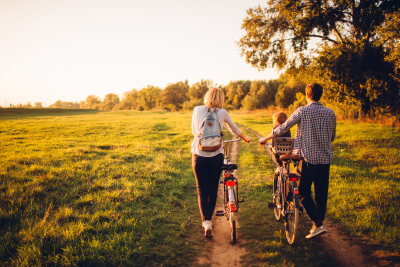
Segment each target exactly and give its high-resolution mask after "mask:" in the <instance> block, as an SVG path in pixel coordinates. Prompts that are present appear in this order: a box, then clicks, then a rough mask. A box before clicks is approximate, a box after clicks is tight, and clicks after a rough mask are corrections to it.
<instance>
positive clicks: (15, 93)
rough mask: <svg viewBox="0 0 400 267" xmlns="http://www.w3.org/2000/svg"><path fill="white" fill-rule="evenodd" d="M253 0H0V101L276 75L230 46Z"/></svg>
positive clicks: (255, 2)
mask: <svg viewBox="0 0 400 267" xmlns="http://www.w3.org/2000/svg"><path fill="white" fill-rule="evenodd" d="M265 2H266V1H258V0H202V1H192V0H146V1H143V0H140V1H139V0H68V1H65V0H35V1H31V0H26V1H23V0H0V106H3V107H4V106H5V105H7V106H9V105H10V103H11V104H19V103H22V104H25V103H27V102H31V103H32V104H34V103H35V102H42V104H43V105H46V106H48V105H50V104H53V103H54V102H56V101H57V100H61V101H68V102H70V101H71V102H75V101H78V102H80V101H82V100H85V99H86V97H87V96H88V95H96V96H99V97H100V98H101V99H103V98H104V96H105V95H106V94H108V93H114V94H118V95H119V96H120V98H122V94H123V93H124V92H127V91H130V90H132V89H133V88H135V89H137V90H140V89H142V88H144V87H146V86H147V85H153V86H157V87H160V88H161V89H163V88H164V87H165V86H166V85H167V84H169V83H175V82H179V81H185V80H186V79H187V80H188V82H189V85H192V84H194V83H196V82H198V81H200V80H201V79H209V80H212V81H213V82H214V83H215V84H218V85H227V84H228V83H229V82H230V81H235V80H261V79H266V80H269V79H275V78H277V77H278V73H277V71H276V70H274V69H266V70H264V71H259V70H257V69H256V68H254V67H252V66H251V65H250V64H247V63H246V61H245V58H244V57H241V56H240V51H239V48H238V46H237V45H236V43H235V42H236V41H238V40H239V39H240V38H241V37H242V36H243V35H244V34H245V32H244V31H243V30H242V29H241V24H242V21H243V19H244V18H245V17H246V10H247V9H248V8H250V7H254V6H257V5H258V4H261V5H265Z"/></svg>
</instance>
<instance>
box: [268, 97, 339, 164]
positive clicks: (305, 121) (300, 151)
mask: <svg viewBox="0 0 400 267" xmlns="http://www.w3.org/2000/svg"><path fill="white" fill-rule="evenodd" d="M296 124H298V125H297V130H296V137H295V138H296V139H295V141H294V147H293V155H299V156H301V157H303V158H304V159H305V160H306V161H307V162H309V163H311V164H330V163H331V161H332V159H333V153H332V145H331V142H333V140H335V136H336V116H335V113H334V112H333V110H331V109H330V108H327V107H324V106H323V105H322V104H321V103H319V102H312V103H310V104H308V105H307V106H304V107H300V108H298V109H296V110H295V111H294V112H293V114H292V116H290V117H289V118H288V119H287V120H286V122H285V123H283V124H281V125H280V126H278V127H277V128H275V129H273V130H272V133H273V135H274V138H276V137H278V136H280V135H281V134H282V133H284V132H286V131H287V130H289V129H290V128H292V127H293V126H294V125H296Z"/></svg>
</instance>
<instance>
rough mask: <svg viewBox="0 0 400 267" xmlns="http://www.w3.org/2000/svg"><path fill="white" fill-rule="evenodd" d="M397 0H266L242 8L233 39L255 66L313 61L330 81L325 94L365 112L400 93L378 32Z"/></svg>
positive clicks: (299, 64) (305, 64)
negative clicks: (243, 15) (263, 4)
mask: <svg viewBox="0 0 400 267" xmlns="http://www.w3.org/2000/svg"><path fill="white" fill-rule="evenodd" d="M399 6H400V1H395V0H363V1H356V0H325V1H322V0H270V1H269V2H268V6H266V7H261V6H258V7H254V8H250V9H249V10H247V17H246V18H245V19H244V21H243V24H242V28H243V29H244V30H245V31H246V35H245V36H244V37H243V38H241V39H240V41H239V42H238V45H239V47H240V48H241V51H242V55H244V56H246V61H247V62H248V63H250V64H252V65H253V66H254V67H257V68H259V69H264V68H266V67H276V68H278V69H285V68H298V67H303V68H304V67H310V66H313V67H314V68H315V69H316V70H319V72H316V74H318V75H319V76H320V77H322V78H324V79H325V81H330V82H329V86H326V87H325V88H326V89H327V91H330V92H328V94H327V96H329V97H330V100H332V101H337V102H340V101H347V102H348V103H349V104H355V105H357V106H359V108H360V115H361V116H362V117H364V116H365V115H367V114H368V113H369V112H370V110H371V108H385V107H387V106H388V105H391V104H393V103H394V102H393V101H394V100H395V99H396V98H397V99H398V98H399V97H400V96H399V93H398V92H399V87H398V84H395V83H394V82H393V75H392V73H393V71H394V68H393V64H391V63H390V62H388V61H387V60H385V58H386V57H387V51H386V50H385V49H384V48H383V47H382V44H381V42H379V39H380V38H379V37H380V36H379V34H378V32H377V29H378V27H379V26H381V25H383V24H384V23H385V16H388V15H390V14H392V13H394V12H396V11H397V10H398V9H399ZM310 47H311V48H312V49H310Z"/></svg>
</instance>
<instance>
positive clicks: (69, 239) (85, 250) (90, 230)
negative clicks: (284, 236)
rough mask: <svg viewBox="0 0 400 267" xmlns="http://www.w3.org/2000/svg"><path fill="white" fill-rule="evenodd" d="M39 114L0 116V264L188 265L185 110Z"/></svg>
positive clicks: (190, 196) (190, 206) (191, 193)
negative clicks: (182, 111)
mask: <svg viewBox="0 0 400 267" xmlns="http://www.w3.org/2000/svg"><path fill="white" fill-rule="evenodd" d="M47 115H48V116H46V117H43V116H29V115H27V116H22V117H11V118H10V117H8V116H5V117H3V118H2V119H1V122H0V147H1V150H0V157H1V161H0V203H1V205H0V262H1V265H2V266H49V265H51V266H76V265H78V266H153V265H161V264H162V265H164V266H180V265H183V266H186V265H188V264H190V262H192V261H193V259H194V257H193V256H194V255H195V253H196V248H195V247H194V246H193V245H194V244H195V243H196V242H195V241H196V239H193V238H189V237H190V235H191V234H190V233H191V232H192V230H191V229H192V228H193V227H194V225H196V226H198V225H200V217H199V216H198V208H197V204H196V201H197V198H196V192H195V183H194V178H193V173H192V170H191V165H190V156H191V155H190V148H189V146H190V142H191V140H192V135H191V131H190V119H191V118H190V114H189V113H164V112H113V113H98V112H96V113H94V114H82V113H80V114H79V113H74V114H71V113H68V115H65V114H64V115H65V116H57V114H53V116H51V115H50V114H47ZM55 115H56V116H55ZM197 230H198V231H199V229H197ZM197 249H199V248H197Z"/></svg>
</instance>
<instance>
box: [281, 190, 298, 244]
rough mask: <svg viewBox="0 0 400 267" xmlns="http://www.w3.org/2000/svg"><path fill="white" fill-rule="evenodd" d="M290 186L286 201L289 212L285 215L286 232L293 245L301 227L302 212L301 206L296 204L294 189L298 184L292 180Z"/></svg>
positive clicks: (289, 241)
mask: <svg viewBox="0 0 400 267" xmlns="http://www.w3.org/2000/svg"><path fill="white" fill-rule="evenodd" d="M289 187H290V188H289V191H288V192H289V194H288V200H287V202H286V205H287V211H288V212H289V213H288V214H287V216H286V217H285V232H286V239H287V241H288V243H289V245H293V244H294V242H295V240H296V235H297V232H298V229H299V220H300V212H299V208H296V207H295V205H294V194H293V189H294V187H296V186H294V185H293V184H292V182H289Z"/></svg>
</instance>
